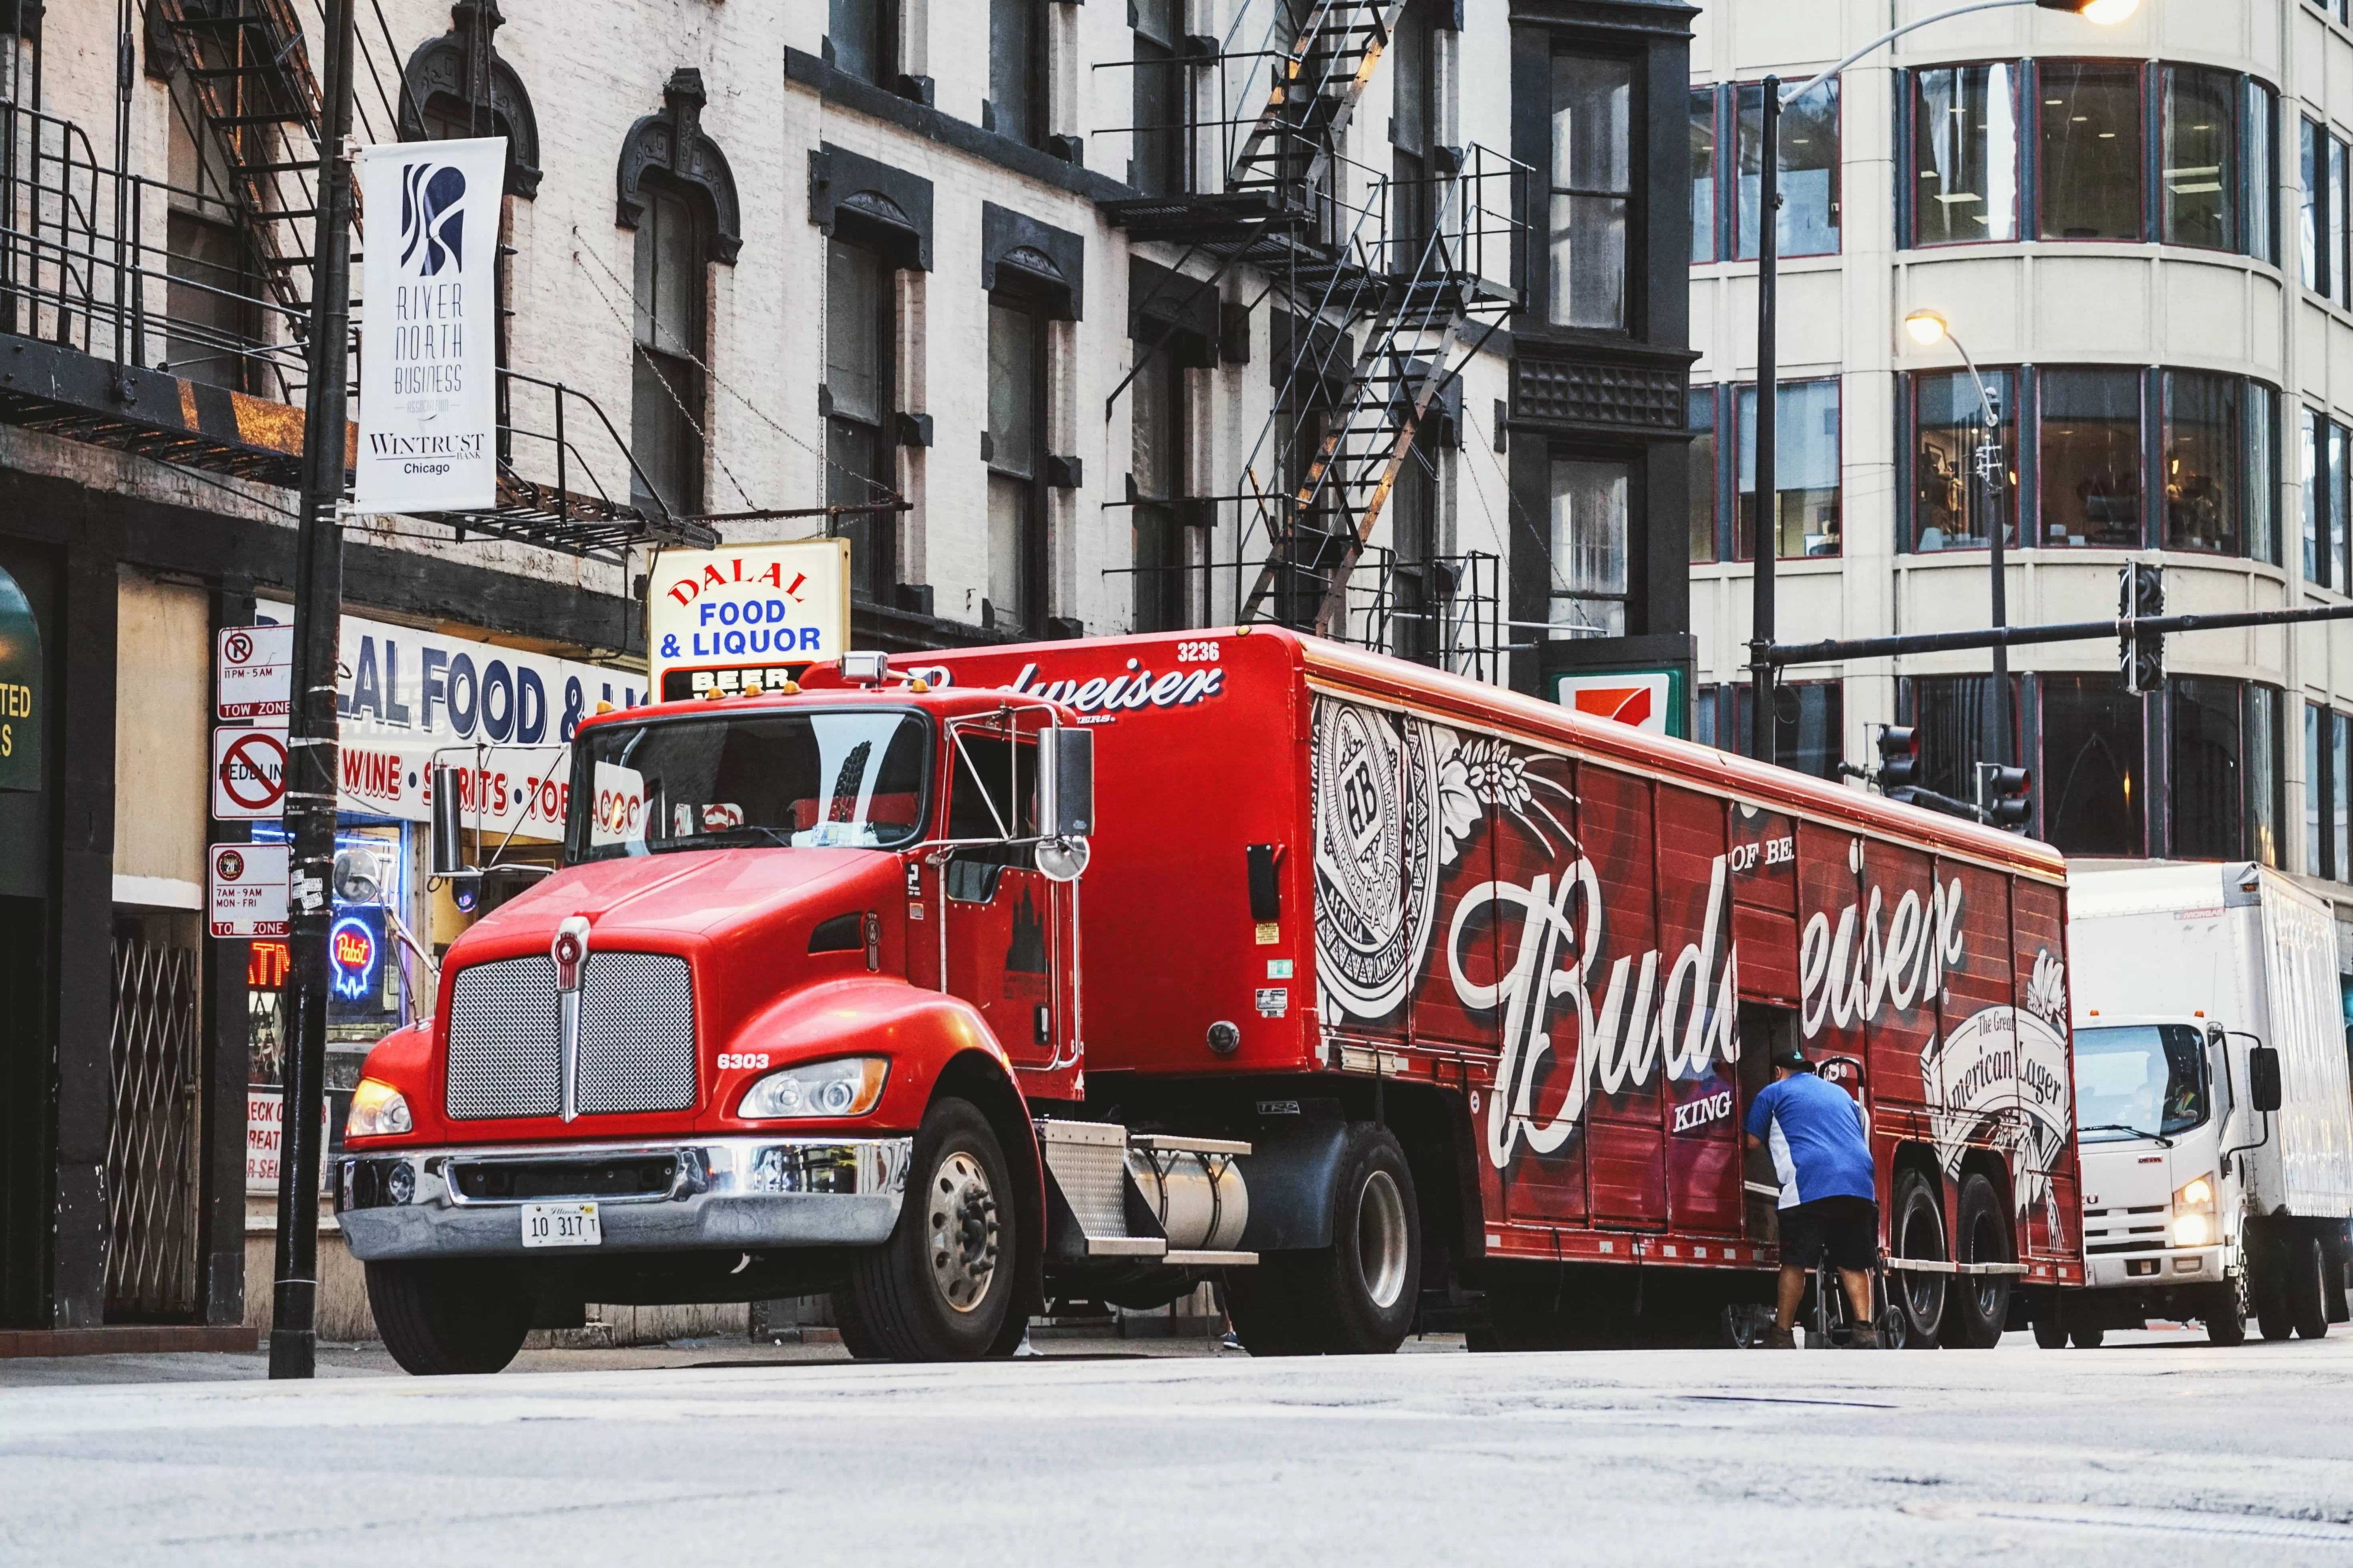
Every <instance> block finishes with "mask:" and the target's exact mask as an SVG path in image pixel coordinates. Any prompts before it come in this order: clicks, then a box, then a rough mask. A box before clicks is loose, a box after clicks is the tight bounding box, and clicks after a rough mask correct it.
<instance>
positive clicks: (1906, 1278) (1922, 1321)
mask: <svg viewBox="0 0 2353 1568" xmlns="http://www.w3.org/2000/svg"><path fill="white" fill-rule="evenodd" d="M1888 1250H1889V1251H1890V1252H1892V1253H1894V1255H1895V1256H1896V1257H1897V1258H1915V1259H1918V1260H1919V1261H1921V1262H1926V1263H1944V1262H1947V1261H1949V1260H1950V1258H1951V1257H1952V1254H1951V1252H1950V1250H1949V1249H1947V1247H1946V1245H1945V1210H1944V1205H1943V1204H1942V1203H1941V1202H1939V1201H1938V1194H1937V1191H1936V1185H1935V1184H1932V1183H1931V1182H1930V1181H1929V1180H1928V1178H1927V1177H1926V1176H1924V1175H1922V1174H1921V1173H1919V1172H1918V1171H1916V1170H1906V1171H1905V1172H1903V1173H1900V1174H1899V1175H1897V1176H1896V1178H1895V1211H1894V1221H1893V1223H1892V1224H1891V1225H1890V1226H1888ZM1892 1273H1893V1276H1894V1281H1895V1284H1894V1291H1893V1294H1894V1298H1895V1306H1896V1309H1897V1310H1899V1311H1900V1312H1902V1314H1903V1316H1904V1342H1905V1344H1906V1345H1917V1346H1924V1347H1925V1346H1927V1345H1933V1344H1935V1343H1936V1340H1937V1336H1938V1335H1939V1334H1940V1333H1942V1332H1943V1331H1944V1326H1945V1310H1946V1301H1947V1294H1948V1289H1947V1288H1948V1287H1949V1286H1950V1284H1951V1283H1952V1279H1953V1276H1951V1275H1949V1274H1929V1273H1924V1272H1921V1271H1920V1270H1918V1269H1911V1268H1899V1269H1895V1270H1893V1271H1892Z"/></svg>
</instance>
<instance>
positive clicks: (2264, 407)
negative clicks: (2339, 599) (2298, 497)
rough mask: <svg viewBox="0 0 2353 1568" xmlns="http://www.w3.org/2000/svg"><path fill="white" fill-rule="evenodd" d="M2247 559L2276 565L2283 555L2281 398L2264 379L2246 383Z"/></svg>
mask: <svg viewBox="0 0 2353 1568" xmlns="http://www.w3.org/2000/svg"><path fill="white" fill-rule="evenodd" d="M2243 412H2244V415H2245V417H2246V425H2247V436H2246V458H2247V468H2246V473H2247V480H2246V512H2247V558H2248V559H2249V560H2251V561H2261V562H2263V563H2266V564H2269V565H2273V566H2277V565H2280V564H2281V563H2282V561H2281V555H2280V515H2279V513H2280V465H2279V450H2280V398H2279V394H2278V393H2276V392H2274V391H2273V390H2272V389H2271V388H2270V387H2268V386H2265V385H2264V384H2263V383H2262V382H2259V381H2251V382H2248V383H2247V384H2246V395H2245V398H2244V404H2243Z"/></svg>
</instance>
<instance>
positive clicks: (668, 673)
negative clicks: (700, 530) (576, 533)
mask: <svg viewBox="0 0 2353 1568" xmlns="http://www.w3.org/2000/svg"><path fill="white" fill-rule="evenodd" d="M646 634H647V635H646V646H647V647H648V649H649V666H650V673H651V676H652V682H653V690H654V692H655V694H656V700H658V701H662V702H675V701H677V700H679V699H681V698H689V697H705V696H708V695H710V694H711V693H712V692H713V691H723V692H736V691H741V690H743V689H744V687H745V686H747V685H753V686H758V687H760V688H761V689H773V688H775V687H776V686H779V685H782V684H783V683H784V682H785V681H786V680H792V679H799V677H800V674H801V672H802V671H803V670H805V669H807V668H808V667H809V666H810V665H813V664H821V663H824V662H827V661H828V660H831V659H837V658H840V657H841V656H842V654H843V653H844V652H846V651H847V650H848V649H849V541H848V540H846V539H801V540H795V541H793V542H789V543H784V544H738V545H733V546H728V547H724V548H722V549H718V550H665V551H663V552H660V553H659V554H658V555H656V556H655V557H654V564H653V570H652V572H651V573H650V574H648V576H647V579H646Z"/></svg>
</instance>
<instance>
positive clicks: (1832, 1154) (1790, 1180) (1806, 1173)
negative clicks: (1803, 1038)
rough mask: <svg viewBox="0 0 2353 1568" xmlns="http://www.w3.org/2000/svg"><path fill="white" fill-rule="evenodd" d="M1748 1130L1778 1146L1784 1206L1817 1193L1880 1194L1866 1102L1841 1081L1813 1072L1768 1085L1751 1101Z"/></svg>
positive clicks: (1776, 1162)
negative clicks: (1864, 1107) (1865, 1116)
mask: <svg viewBox="0 0 2353 1568" xmlns="http://www.w3.org/2000/svg"><path fill="white" fill-rule="evenodd" d="M1748 1131H1749V1132H1750V1133H1751V1134H1752V1135H1753V1136H1755V1137H1758V1138H1762V1139H1764V1140H1765V1143H1766V1147H1767V1148H1769V1149H1771V1150H1772V1151H1773V1169H1774V1170H1775V1171H1776V1172H1777V1173H1778V1174H1779V1176H1780V1178H1781V1206H1782V1207H1783V1208H1785V1209H1786V1208H1795V1207H1796V1206H1797V1205H1799V1204H1810V1203H1812V1202H1813V1201H1814V1200H1815V1199H1816V1198H1873V1199H1876V1198H1877V1197H1878V1196H1879V1192H1878V1188H1877V1185H1876V1184H1875V1183H1874V1182H1873V1173H1872V1167H1871V1135H1870V1131H1869V1130H1868V1129H1867V1128H1866V1127H1865V1126H1864V1125H1863V1121H1862V1106H1861V1105H1860V1104H1858V1103H1856V1101H1855V1099H1854V1097H1853V1096H1852V1095H1851V1094H1849V1093H1847V1091H1846V1090H1844V1089H1841V1088H1839V1086H1838V1085H1836V1084H1834V1083H1826V1082H1824V1081H1823V1080H1822V1079H1819V1078H1817V1077H1815V1076H1814V1075H1813V1074H1812V1073H1810V1072H1801V1073H1792V1074H1791V1075H1790V1076H1789V1077H1788V1078H1785V1079H1781V1080H1780V1081H1779V1082H1778V1083H1769V1084H1767V1085H1766V1086H1765V1091H1764V1092H1763V1093H1762V1094H1759V1095H1758V1096H1757V1098H1756V1099H1755V1100H1752V1101H1750V1102H1749V1106H1748Z"/></svg>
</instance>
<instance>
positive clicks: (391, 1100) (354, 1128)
mask: <svg viewBox="0 0 2353 1568" xmlns="http://www.w3.org/2000/svg"><path fill="white" fill-rule="evenodd" d="M416 1125H417V1121H416V1118H414V1117H412V1116H410V1115H409V1114H408V1098H407V1096H406V1095H404V1094H402V1093H401V1092H400V1090H398V1089H395V1088H393V1087H392V1085H390V1084H388V1083H385V1082H384V1081H383V1080H382V1079H373V1078H364V1079H360V1086H359V1088H357V1089H353V1090H352V1113H351V1114H350V1115H349V1116H347V1117H345V1118H344V1119H343V1136H344V1137H346V1138H382V1137H386V1136H389V1135H390V1134H392V1133H395V1132H406V1131H409V1130H410V1129H411V1128H413V1127H415V1126H416Z"/></svg>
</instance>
